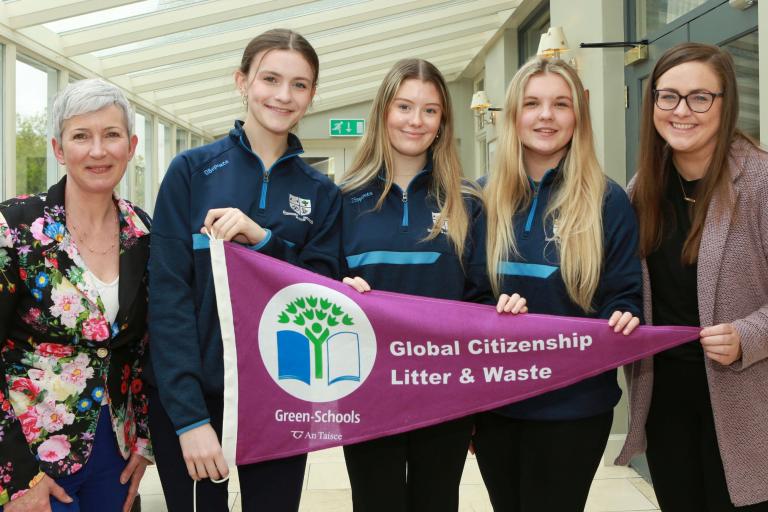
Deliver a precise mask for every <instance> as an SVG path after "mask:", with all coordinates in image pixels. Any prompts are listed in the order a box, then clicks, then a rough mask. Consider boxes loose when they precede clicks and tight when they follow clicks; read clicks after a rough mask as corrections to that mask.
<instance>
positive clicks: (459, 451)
mask: <svg viewBox="0 0 768 512" xmlns="http://www.w3.org/2000/svg"><path fill="white" fill-rule="evenodd" d="M471 436H472V417H471V416H469V417H466V418H461V419H458V420H453V421H449V422H446V423H441V424H439V425H435V426H432V427H426V428H422V429H418V430H413V431H411V432H405V433H403V434H397V435H394V436H389V437H384V438H380V439H374V440H373V441H366V442H364V443H359V444H353V445H348V446H345V447H344V459H345V460H346V463H347V472H348V473H349V480H350V483H351V484H352V504H353V507H354V510H355V512H430V511H434V512H451V511H456V510H458V509H459V482H460V481H461V473H462V471H463V470H464V461H465V460H466V459H467V449H468V448H469V440H470V437H471Z"/></svg>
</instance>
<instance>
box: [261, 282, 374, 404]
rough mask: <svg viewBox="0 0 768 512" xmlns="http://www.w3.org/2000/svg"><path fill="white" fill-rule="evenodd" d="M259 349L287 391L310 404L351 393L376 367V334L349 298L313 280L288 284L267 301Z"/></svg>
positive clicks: (278, 381)
mask: <svg viewBox="0 0 768 512" xmlns="http://www.w3.org/2000/svg"><path fill="white" fill-rule="evenodd" d="M259 347H260V349H261V355H262V359H263V360H264V364H265V366H266V367H267V370H268V371H269V373H270V375H271V376H272V378H273V379H274V380H275V382H276V383H277V384H278V386H280V387H281V388H282V389H283V390H285V391H286V392H288V393H289V394H291V395H293V396H295V397H296V398H299V399H302V400H306V401H310V402H328V401H332V400H338V399H339V398H341V397H343V396H346V395H348V394H350V393H352V392H353V391H354V390H355V389H357V388H358V387H359V386H360V385H361V384H362V383H363V381H365V379H366V377H368V374H369V373H370V372H371V370H372V369H373V362H374V360H375V358H376V338H375V335H374V333H373V328H372V327H371V324H370V322H369V321H368V318H367V317H366V316H365V313H363V311H362V309H360V307H359V306H358V305H357V304H356V303H355V302H354V301H353V300H352V299H350V298H349V297H347V296H346V295H343V294H341V293H339V292H337V291H335V290H332V289H330V288H326V287H325V286H320V285H316V284H311V283H300V284H294V285H290V286H287V287H285V288H283V289H282V290H280V291H279V292H277V293H276V294H275V295H274V296H273V297H272V299H270V301H269V302H268V303H267V307H266V308H265V309H264V313H263V314H262V317H261V322H260V325H259Z"/></svg>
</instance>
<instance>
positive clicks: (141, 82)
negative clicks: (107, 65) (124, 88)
mask: <svg viewBox="0 0 768 512" xmlns="http://www.w3.org/2000/svg"><path fill="white" fill-rule="evenodd" d="M493 1H495V0H493ZM413 18H418V17H416V16H415V17H413ZM413 18H411V17H409V18H408V19H407V21H401V22H399V23H394V22H392V23H384V24H383V25H387V26H386V27H383V28H382V29H381V30H384V33H388V34H392V37H393V38H394V37H395V36H400V35H402V34H403V33H406V34H407V33H410V32H409V31H413V32H418V31H422V29H423V23H425V22H426V20H422V19H416V20H415V21H414V20H413ZM444 21H445V20H444V19H441V18H440V14H437V13H435V14H434V15H433V17H432V19H430V20H429V21H428V23H429V24H431V25H433V26H434V25H440V24H442V23H443V22H444ZM459 21H462V20H459ZM441 26H442V29H443V30H444V31H445V32H447V33H451V30H452V24H451V23H448V24H442V25H441ZM361 31H362V32H361V33H360V34H354V32H357V31H354V30H351V31H347V32H344V34H343V37H344V38H347V41H348V43H347V44H349V45H350V46H355V44H354V43H355V41H356V39H355V37H356V36H359V40H360V41H365V40H370V39H374V40H375V41H376V40H377V39H375V37H376V36H374V35H372V34H371V29H370V28H369V29H367V32H368V33H369V36H366V35H365V31H364V30H363V29H361ZM392 31H395V32H396V33H395V34H393V33H392ZM419 48H421V47H419V46H417V45H412V46H409V47H407V48H403V50H405V49H407V50H408V55H417V53H416V52H417V51H419ZM316 49H317V50H318V52H321V54H323V55H324V54H325V47H324V45H323V41H322V39H320V40H318V43H317V45H316ZM360 50H361V54H362V55H363V57H361V58H359V59H354V61H353V62H360V61H363V60H368V61H370V60H372V59H371V55H366V54H365V47H363V48H361V49H360ZM373 53H374V54H379V53H382V52H373ZM391 55H392V53H391V52H384V56H385V57H390V56H391ZM329 58H330V57H329ZM379 58H381V57H379ZM395 60H397V59H391V58H388V59H385V61H386V62H394V61H395ZM350 61H351V59H348V58H341V59H339V60H338V61H337V62H350ZM238 65H239V58H237V57H228V58H225V59H220V60H216V61H213V62H205V63H201V64H196V63H190V64H189V65H179V66H177V67H173V68H169V69H165V70H162V71H157V72H153V73H146V74H142V75H134V76H132V77H131V83H132V84H133V88H134V90H135V91H137V92H139V93H142V92H148V91H154V90H160V89H166V88H169V87H178V86H181V85H186V84H189V83H190V82H194V81H198V80H206V79H210V78H217V77H222V76H223V75H225V74H231V73H232V72H233V71H234V70H235V69H236V68H237V66H238ZM327 70H328V68H327V67H324V66H323V65H322V60H321V67H320V81H321V83H322V81H325V80H328V78H327V76H326V73H327Z"/></svg>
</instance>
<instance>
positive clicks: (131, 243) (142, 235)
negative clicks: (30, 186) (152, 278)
mask: <svg viewBox="0 0 768 512" xmlns="http://www.w3.org/2000/svg"><path fill="white" fill-rule="evenodd" d="M66 183H67V177H66V176H64V177H63V178H62V179H61V180H60V181H59V182H58V183H56V184H55V185H53V186H52V187H51V188H50V189H48V193H47V195H46V197H45V206H44V211H43V225H42V233H43V234H42V236H43V237H47V239H48V240H47V243H48V244H50V247H49V248H47V249H45V250H44V251H43V255H44V257H45V259H46V260H47V261H48V262H49V263H50V264H51V265H53V266H54V267H56V268H57V269H58V270H59V272H61V274H62V275H63V276H65V277H66V278H67V279H69V280H70V281H71V282H72V284H73V285H74V286H75V288H77V289H78V290H79V291H80V293H82V294H83V295H84V296H85V297H86V298H87V299H88V300H89V301H90V302H91V303H92V304H93V305H95V306H97V307H99V310H100V311H101V312H102V313H103V312H104V307H103V304H101V306H99V293H98V290H97V288H96V285H95V283H94V282H93V280H92V279H91V278H90V276H89V274H88V273H87V272H85V271H86V270H87V266H86V264H85V261H84V260H83V258H82V256H81V254H80V252H79V251H78V249H77V247H76V246H75V244H74V241H73V239H72V236H71V234H70V233H69V231H68V230H67V227H66V226H67V219H66V211H65V209H64V196H65V190H66ZM113 198H114V200H115V202H116V204H117V209H118V214H119V215H118V216H119V222H120V256H119V257H120V271H119V272H120V274H119V275H120V285H119V290H118V300H119V302H120V312H119V313H118V318H120V317H121V313H122V312H123V311H124V308H126V307H128V306H130V304H131V303H132V301H133V298H134V296H135V295H136V292H137V291H138V288H139V285H140V284H141V281H142V276H143V275H144V271H145V268H146V262H147V257H148V255H149V236H147V235H149V228H148V227H147V225H146V224H145V223H144V221H142V220H141V218H140V217H139V215H138V214H137V213H136V210H135V209H134V208H133V205H131V203H129V202H128V201H125V200H124V199H121V198H119V197H118V196H117V195H116V194H114V193H113ZM42 243H43V245H46V240H42Z"/></svg>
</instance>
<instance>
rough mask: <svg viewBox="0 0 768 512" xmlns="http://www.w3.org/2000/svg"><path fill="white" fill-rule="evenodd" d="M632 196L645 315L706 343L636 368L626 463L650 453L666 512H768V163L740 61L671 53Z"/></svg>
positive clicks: (655, 79) (663, 62)
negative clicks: (748, 118)
mask: <svg viewBox="0 0 768 512" xmlns="http://www.w3.org/2000/svg"><path fill="white" fill-rule="evenodd" d="M642 112H643V113H642V126H641V139H640V151H639V154H640V160H639V164H638V168H637V175H636V176H635V179H634V180H633V183H631V186H630V190H631V192H630V195H631V198H632V204H633V206H634V207H635V210H636V211H637V216H638V219H639V224H640V254H641V256H642V257H643V258H645V270H647V272H645V274H644V283H643V284H644V293H645V304H644V307H645V318H646V320H647V321H648V322H649V323H650V322H651V321H652V322H653V323H655V324H659V325H664V324H676V325H692V326H702V331H701V339H700V340H699V341H694V342H691V343H688V344H685V345H682V346H680V347H676V348H674V349H671V350H668V351H666V352H662V353H660V354H657V355H656V356H655V357H654V358H652V359H648V360H644V361H641V362H639V363H636V364H634V365H633V366H632V367H631V368H630V369H629V372H628V380H629V382H630V396H631V413H632V419H631V426H630V433H629V436H628V438H627V443H626V445H625V447H624V451H623V452H622V454H621V456H620V458H619V462H622V463H627V462H628V461H629V458H630V457H631V456H632V455H633V454H635V453H638V452H640V451H641V450H642V448H643V444H644V440H645V439H647V451H646V453H647V456H648V464H649V467H650V470H651V476H652V478H653V484H654V489H655V491H656V496H657V498H658V500H659V505H660V506H661V509H662V510H664V511H673V512H674V511H687V510H696V511H710V512H715V511H717V512H722V511H728V510H749V511H766V510H768V463H766V461H768V428H767V427H766V425H768V154H766V152H765V151H763V150H761V149H760V148H759V147H758V146H757V144H756V143H754V142H753V141H752V140H751V139H749V138H748V137H747V136H745V135H744V134H743V133H742V132H741V131H740V130H739V129H737V128H736V122H737V119H738V116H739V98H738V87H737V84H736V74H735V70H734V64H733V60H732V58H731V57H730V55H729V54H728V53H727V52H726V51H724V50H722V49H720V48H718V47H716V46H710V45H705V44H699V43H686V44H681V45H678V46H675V47H673V48H671V49H670V50H668V51H666V52H665V53H664V54H663V55H662V56H661V57H660V58H659V60H658V62H657V63H656V66H655V67H654V69H653V72H652V73H651V75H650V76H649V77H648V82H647V87H646V90H645V97H644V99H643V110H642Z"/></svg>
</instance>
